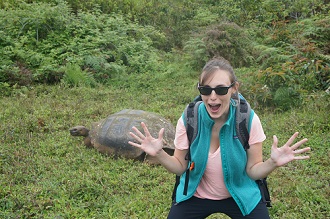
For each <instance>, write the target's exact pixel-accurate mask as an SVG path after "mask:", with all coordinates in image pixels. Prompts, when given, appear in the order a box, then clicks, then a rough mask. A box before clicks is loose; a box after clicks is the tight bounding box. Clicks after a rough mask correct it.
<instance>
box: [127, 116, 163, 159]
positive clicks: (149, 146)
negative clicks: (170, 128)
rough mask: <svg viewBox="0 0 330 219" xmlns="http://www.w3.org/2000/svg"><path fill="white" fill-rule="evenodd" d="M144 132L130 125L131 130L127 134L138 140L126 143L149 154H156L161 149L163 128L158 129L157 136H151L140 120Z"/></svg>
mask: <svg viewBox="0 0 330 219" xmlns="http://www.w3.org/2000/svg"><path fill="white" fill-rule="evenodd" d="M141 126H142V128H143V131H144V134H143V133H142V132H140V131H139V130H138V129H137V128H136V127H135V126H133V127H132V129H133V131H134V132H135V133H133V132H130V133H129V134H130V135H131V136H132V137H133V138H134V139H135V140H136V141H137V142H138V143H135V142H132V141H129V142H128V143H129V144H130V145H132V146H134V147H138V148H140V149H142V150H143V151H144V152H146V153H147V154H148V155H150V156H157V155H158V154H159V153H160V152H161V151H162V149H163V135H164V128H162V129H161V130H160V131H159V134H158V138H154V137H152V136H151V134H150V132H149V130H148V128H147V126H146V124H145V123H144V122H141Z"/></svg>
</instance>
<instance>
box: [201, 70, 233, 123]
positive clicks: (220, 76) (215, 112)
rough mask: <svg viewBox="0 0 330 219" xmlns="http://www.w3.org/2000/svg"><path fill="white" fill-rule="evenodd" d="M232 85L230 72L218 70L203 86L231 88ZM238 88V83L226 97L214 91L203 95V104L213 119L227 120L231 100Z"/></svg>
mask: <svg viewBox="0 0 330 219" xmlns="http://www.w3.org/2000/svg"><path fill="white" fill-rule="evenodd" d="M231 84H232V81H231V80H230V75H229V72H227V71H224V70H220V69H218V70H216V71H215V72H214V73H213V74H212V75H211V77H209V78H208V79H207V80H206V81H205V82H204V83H203V86H208V87H211V88H215V87H218V86H222V87H229V86H230V85H231ZM237 88H238V83H237V82H236V83H235V85H234V86H232V87H231V88H229V90H228V93H227V94H225V95H218V94H216V93H215V91H214V90H212V92H211V94H210V95H202V99H203V102H204V104H205V106H206V109H207V111H208V113H209V115H210V117H211V118H212V119H214V120H221V121H223V122H225V121H226V120H227V116H228V112H229V106H230V98H231V96H232V94H233V93H235V92H236V91H237Z"/></svg>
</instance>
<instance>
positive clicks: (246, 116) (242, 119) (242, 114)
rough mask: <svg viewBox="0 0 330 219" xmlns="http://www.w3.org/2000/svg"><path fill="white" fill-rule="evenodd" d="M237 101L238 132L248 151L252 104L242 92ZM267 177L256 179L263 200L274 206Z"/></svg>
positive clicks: (269, 205)
mask: <svg viewBox="0 0 330 219" xmlns="http://www.w3.org/2000/svg"><path fill="white" fill-rule="evenodd" d="M235 101H236V103H237V109H236V134H237V136H238V139H239V140H240V142H241V144H242V145H243V148H244V150H245V151H246V150H248V149H249V148H250V145H249V138H250V133H249V130H248V125H249V120H250V115H251V106H250V104H249V103H248V102H247V101H246V100H245V99H244V97H243V96H242V95H241V94H238V95H237V98H236V100H235ZM266 179H267V178H263V179H259V180H256V183H257V184H258V187H259V189H260V193H261V196H262V201H263V202H264V203H266V206H267V207H272V205H271V200H270V194H269V189H268V185H267V181H266Z"/></svg>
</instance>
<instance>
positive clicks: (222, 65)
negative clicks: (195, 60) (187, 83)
mask: <svg viewBox="0 0 330 219" xmlns="http://www.w3.org/2000/svg"><path fill="white" fill-rule="evenodd" d="M217 70H223V71H227V72H228V73H229V77H230V80H231V83H233V82H235V81H237V78H236V75H235V73H234V69H233V67H232V66H231V65H230V63H229V62H228V61H227V60H226V59H224V58H213V59H211V60H210V61H208V62H207V63H206V64H205V66H204V68H203V69H202V74H201V75H200V76H199V84H200V85H202V86H203V85H204V82H205V81H207V80H208V79H209V78H210V77H211V76H212V74H213V73H214V72H215V71H217Z"/></svg>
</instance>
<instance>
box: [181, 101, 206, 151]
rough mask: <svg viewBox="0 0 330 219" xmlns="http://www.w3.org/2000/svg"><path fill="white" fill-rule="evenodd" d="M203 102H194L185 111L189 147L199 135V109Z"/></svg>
mask: <svg viewBox="0 0 330 219" xmlns="http://www.w3.org/2000/svg"><path fill="white" fill-rule="evenodd" d="M201 103H202V101H199V100H198V101H196V102H195V101H194V102H191V103H189V104H188V105H187V107H186V108H185V110H184V120H185V121H184V122H185V125H186V130H187V137H188V140H189V147H190V145H191V143H192V142H193V141H194V140H195V138H196V136H197V133H198V108H199V105H200V104H201Z"/></svg>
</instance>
